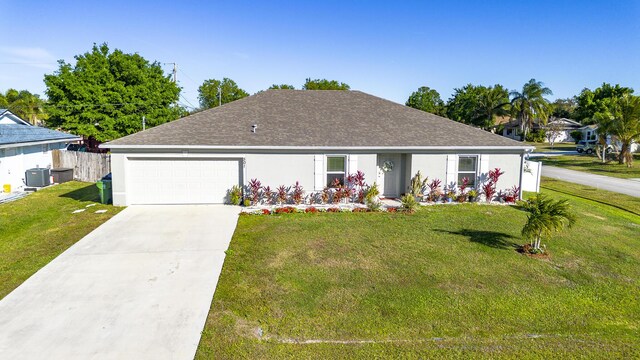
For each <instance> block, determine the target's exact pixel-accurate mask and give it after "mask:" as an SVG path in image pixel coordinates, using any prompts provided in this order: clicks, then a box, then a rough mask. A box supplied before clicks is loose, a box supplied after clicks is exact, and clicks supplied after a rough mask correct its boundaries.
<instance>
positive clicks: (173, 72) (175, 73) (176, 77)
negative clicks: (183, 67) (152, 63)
mask: <svg viewBox="0 0 640 360" xmlns="http://www.w3.org/2000/svg"><path fill="white" fill-rule="evenodd" d="M163 65H173V71H172V74H173V83H174V84H177V83H178V64H177V63H174V62H172V63H163Z"/></svg>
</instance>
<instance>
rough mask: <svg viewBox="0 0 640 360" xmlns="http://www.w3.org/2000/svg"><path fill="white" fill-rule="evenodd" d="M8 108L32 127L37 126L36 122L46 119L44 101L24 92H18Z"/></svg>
mask: <svg viewBox="0 0 640 360" xmlns="http://www.w3.org/2000/svg"><path fill="white" fill-rule="evenodd" d="M8 108H9V110H11V112H13V113H14V114H16V115H18V116H19V117H20V118H22V119H25V120H27V121H28V122H30V123H31V124H33V125H38V120H43V119H44V118H46V113H45V111H44V101H42V99H40V97H39V96H38V95H36V94H31V93H30V92H28V91H26V90H23V91H20V93H19V94H18V96H17V98H16V99H15V100H14V101H13V102H11V103H10V104H9V105H8Z"/></svg>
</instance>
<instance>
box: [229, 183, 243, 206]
mask: <svg viewBox="0 0 640 360" xmlns="http://www.w3.org/2000/svg"><path fill="white" fill-rule="evenodd" d="M241 201H242V188H241V187H240V186H238V185H233V187H232V188H231V190H229V203H230V204H231V205H240V202H241Z"/></svg>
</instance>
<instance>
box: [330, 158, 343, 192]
mask: <svg viewBox="0 0 640 360" xmlns="http://www.w3.org/2000/svg"><path fill="white" fill-rule="evenodd" d="M346 166H347V161H346V157H345V156H327V186H329V187H331V186H333V185H334V184H335V182H336V179H337V182H338V183H340V185H344V177H345V173H346Z"/></svg>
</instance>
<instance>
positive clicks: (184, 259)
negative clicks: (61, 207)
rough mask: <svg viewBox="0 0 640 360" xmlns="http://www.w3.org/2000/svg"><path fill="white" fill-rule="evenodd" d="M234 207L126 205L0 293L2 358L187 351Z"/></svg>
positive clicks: (161, 355)
mask: <svg viewBox="0 0 640 360" xmlns="http://www.w3.org/2000/svg"><path fill="white" fill-rule="evenodd" d="M238 212H239V209H238V208H236V207H231V206H206V205H200V206H198V205H189V206H180V205H175V206H132V207H129V208H127V209H125V210H123V211H122V212H121V213H120V214H118V215H116V216H115V217H113V218H112V219H111V220H109V221H107V222H106V223H104V224H103V225H102V226H100V227H99V228H97V229H96V230H94V231H93V232H92V233H90V234H89V235H87V236H86V237H85V238H83V239H82V240H80V241H79V242H78V243H76V244H75V245H73V246H72V247H71V248H69V249H68V250H67V251H65V252H64V253H63V254H61V255H60V256H58V257H57V258H56V259H54V260H53V261H52V262H51V263H49V264H48V265H47V266H45V267H44V268H42V269H41V270H40V271H38V272H37V273H36V274H34V275H33V276H32V277H31V278H29V279H28V280H27V281H26V282H25V283H23V284H22V285H20V286H19V287H18V288H17V289H16V290H14V291H13V292H12V293H10V294H9V295H7V296H6V297H5V298H4V299H2V301H0V358H2V359H192V358H193V356H194V354H195V351H196V348H197V346H198V342H199V340H200V333H201V331H202V329H203V327H204V322H205V320H206V317H207V313H208V311H209V307H210V305H211V299H212V297H213V293H214V291H215V287H216V284H217V282H218V276H219V274H220V270H221V269H222V263H223V261H224V257H225V254H224V251H225V250H226V249H227V247H228V245H229V241H230V240H231V236H232V235H233V231H234V229H235V226H236V222H237V214H238ZM34 236H46V234H34Z"/></svg>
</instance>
